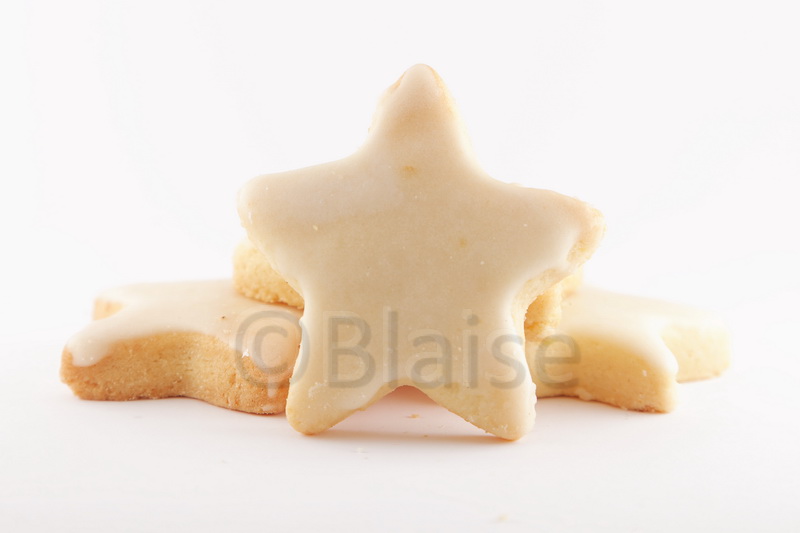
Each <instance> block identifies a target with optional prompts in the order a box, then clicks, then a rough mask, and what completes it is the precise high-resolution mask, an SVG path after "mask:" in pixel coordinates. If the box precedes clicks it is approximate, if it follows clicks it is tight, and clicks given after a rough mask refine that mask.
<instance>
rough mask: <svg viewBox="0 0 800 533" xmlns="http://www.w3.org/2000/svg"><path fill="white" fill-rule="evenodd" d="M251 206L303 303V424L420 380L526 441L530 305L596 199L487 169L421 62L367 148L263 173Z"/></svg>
mask: <svg viewBox="0 0 800 533" xmlns="http://www.w3.org/2000/svg"><path fill="white" fill-rule="evenodd" d="M239 213H240V217H241V219H242V223H243V225H244V227H245V228H246V229H247V232H248V235H249V237H250V239H251V240H252V241H253V243H254V244H255V246H256V247H257V248H258V249H259V250H260V251H261V252H262V253H264V254H265V256H266V257H267V258H268V259H269V261H270V262H271V263H272V266H273V267H274V268H275V270H276V271H277V272H279V273H280V274H281V275H282V276H283V277H284V278H285V279H286V280H287V281H288V282H289V283H290V284H291V285H292V286H293V288H294V289H295V290H297V291H298V292H299V293H300V294H301V295H302V296H303V298H304V300H305V314H304V316H303V320H302V324H303V327H304V335H305V336H304V339H303V350H301V354H300V357H299V358H298V361H297V366H296V369H295V375H294V377H293V378H292V383H291V387H290V390H289V398H288V403H287V417H288V419H289V421H290V423H291V424H292V425H293V426H294V427H295V428H296V429H298V430H300V431H302V432H304V433H316V432H318V431H322V430H324V429H327V428H328V427H330V426H331V425H333V424H335V423H337V422H339V421H340V420H342V419H343V418H345V417H346V416H348V415H349V414H350V413H352V412H353V411H354V410H356V409H360V408H363V407H365V406H367V405H369V404H370V403H371V402H373V401H375V400H377V399H378V398H380V397H381V396H383V395H384V394H386V393H388V392H389V391H391V390H392V389H393V388H395V387H396V386H398V385H413V386H417V387H418V388H420V389H422V390H423V391H424V392H425V393H426V394H428V395H429V396H431V397H432V398H433V399H434V400H436V401H437V402H438V403H440V404H442V405H444V406H445V407H447V408H448V409H450V410H452V411H453V412H456V413H457V414H460V415H461V416H463V417H464V418H465V419H467V420H469V421H471V422H473V423H474V424H475V425H477V426H479V427H481V428H483V429H486V430H487V431H489V432H492V433H494V434H496V435H499V436H503V437H506V438H518V437H520V436H522V435H523V434H524V433H526V432H527V431H528V430H529V428H530V427H531V425H532V423H533V404H534V402H535V395H534V390H533V384H532V383H531V381H530V380H529V379H527V377H528V376H527V370H526V367H525V362H524V343H523V342H522V337H523V331H522V320H523V314H524V308H525V307H526V306H527V304H528V303H529V302H530V301H531V300H532V299H533V298H534V297H535V296H536V295H537V294H538V293H540V292H542V291H543V290H545V289H546V288H547V287H548V286H549V285H551V284H552V283H554V282H555V281H557V280H558V279H560V278H561V277H563V276H565V275H567V274H568V273H569V272H570V271H571V270H573V269H574V268H575V267H576V266H577V264H578V263H580V262H582V261H583V260H585V259H586V258H587V257H588V255H589V254H590V253H591V251H592V250H593V249H594V247H595V246H596V244H597V242H598V240H599V238H600V234H601V233H602V230H601V228H600V227H599V226H600V222H599V220H600V217H599V214H598V213H597V212H595V211H594V210H592V209H591V208H589V207H588V206H586V205H585V204H583V203H581V202H579V201H577V200H574V199H572V198H568V197H564V196H561V195H559V194H556V193H553V192H550V191H543V190H536V189H527V188H523V187H520V186H516V185H510V184H506V183H502V182H498V181H495V180H493V179H491V178H490V177H489V176H488V175H486V174H485V173H484V172H483V171H482V170H481V169H480V167H479V166H478V165H477V163H476V162H475V158H474V156H473V154H472V151H471V149H470V146H469V143H468V141H467V137H466V134H465V133H464V130H463V128H462V126H461V122H460V119H459V118H458V114H457V112H456V110H455V108H454V106H453V103H452V99H451V98H450V95H449V93H448V91H447V89H446V88H445V86H444V84H443V83H442V81H441V79H440V78H439V77H438V75H437V74H436V73H435V72H434V71H433V70H432V69H430V68H429V67H426V66H423V65H418V66H416V67H413V68H411V69H410V70H408V71H407V72H406V73H405V74H404V75H403V77H402V78H401V79H400V80H399V81H398V82H397V83H395V84H394V85H393V86H392V87H390V88H389V89H388V90H387V92H386V94H385V95H384V97H383V99H382V101H381V104H380V106H379V108H378V111H377V112H376V114H375V119H374V121H373V124H372V128H371V130H370V136H369V138H368V139H367V141H366V143H365V144H364V146H363V147H362V148H361V149H359V150H358V151H357V152H356V153H355V154H353V155H351V156H349V157H347V158H345V159H342V160H340V161H336V162H333V163H327V164H324V165H319V166H315V167H311V168H306V169H301V170H297V171H292V172H285V173H281V174H274V175H267V176H261V177H259V178H256V179H254V180H252V181H251V182H249V183H248V184H247V185H246V186H245V187H244V188H243V189H242V191H241V193H240V197H239ZM579 242H580V243H581V245H582V246H581V247H580V249H579V250H578V253H577V254H575V257H572V256H571V255H570V254H571V252H572V251H573V250H574V249H575V247H576V245H577V244H578V243H579ZM532 282H537V283H535V284H534V283H532ZM342 316H350V317H355V320H356V321H363V322H358V324H360V326H354V325H353V324H351V327H344V329H345V330H347V331H346V332H345V335H342V336H340V337H339V338H340V339H342V338H350V339H353V342H352V343H350V344H348V346H351V349H350V352H349V357H339V355H341V354H342V353H343V352H341V351H336V348H337V347H340V346H342V345H343V344H346V343H344V342H334V338H333V337H332V335H333V333H335V332H338V331H339V329H337V328H339V326H341V325H342V321H341V319H340V318H341V317H342ZM470 317H476V318H475V319H472V318H470ZM351 322H352V320H351ZM367 327H368V328H369V335H368V336H367V335H366V334H365V331H366V328H367ZM473 336H474V338H475V339H476V341H475V349H474V350H473V349H471V348H470V346H471V345H470V346H467V345H466V344H465V339H468V338H472V337H473ZM358 341H362V342H363V346H355V347H353V346H352V345H353V343H355V342H358ZM494 342H496V343H497V344H496V345H494V347H492V346H493V343H494ZM345 356H347V353H345ZM335 364H336V365H337V366H336V367H334V365H335ZM359 376H360V377H362V378H363V379H357V378H358V377H359ZM434 380H440V382H439V383H437V384H434V383H433V381H434ZM343 381H346V382H347V383H348V384H347V385H346V386H343V385H342V382H343ZM356 382H357V383H356ZM499 382H503V383H512V384H511V385H508V384H507V385H502V386H501V385H498V383H499Z"/></svg>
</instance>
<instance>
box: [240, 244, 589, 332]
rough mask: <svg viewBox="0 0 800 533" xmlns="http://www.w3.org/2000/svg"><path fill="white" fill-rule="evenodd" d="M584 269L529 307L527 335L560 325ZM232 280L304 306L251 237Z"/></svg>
mask: <svg viewBox="0 0 800 533" xmlns="http://www.w3.org/2000/svg"><path fill="white" fill-rule="evenodd" d="M581 277H582V275H581V272H580V271H578V272H576V273H575V274H572V275H570V276H567V277H566V278H564V279H563V280H561V281H560V282H559V283H556V284H555V285H553V286H552V287H550V288H548V289H547V290H545V291H544V292H543V293H542V294H540V295H539V296H538V297H537V298H536V300H534V301H533V303H531V304H530V305H529V306H528V310H527V312H526V313H525V335H526V337H527V338H528V339H532V338H534V337H536V336H538V335H540V334H542V333H543V332H546V331H549V330H550V329H552V328H554V327H556V326H557V325H558V320H559V318H560V316H561V300H562V298H563V296H564V295H565V294H568V293H570V292H572V291H574V290H575V289H576V288H577V286H578V285H579V284H580V281H581ZM233 283H234V285H235V286H236V290H237V291H239V293H240V294H242V295H244V296H247V297H248V298H253V299H254V300H258V301H260V302H264V303H283V304H287V305H291V306H292V307H297V308H298V309H302V308H303V297H302V296H300V295H299V294H297V291H295V290H294V289H293V288H292V287H291V285H289V283H288V282H287V281H286V280H285V279H283V278H282V277H281V276H280V274H278V273H277V272H275V269H274V268H272V266H271V265H270V264H269V261H267V258H266V257H264V254H262V253H261V252H259V251H258V250H257V249H256V247H255V246H253V243H252V242H250V240H249V239H243V240H242V241H241V242H240V243H239V245H238V246H237V247H236V249H235V251H234V253H233Z"/></svg>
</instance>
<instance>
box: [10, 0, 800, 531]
mask: <svg viewBox="0 0 800 533" xmlns="http://www.w3.org/2000/svg"><path fill="white" fill-rule="evenodd" d="M497 4H498V6H499V7H491V8H489V7H488V6H482V7H478V8H468V7H464V6H463V5H461V4H460V3H453V4H452V5H447V6H445V5H444V4H442V5H440V6H439V5H438V4H437V6H439V7H436V6H431V5H429V3H424V2H404V3H402V4H396V5H392V7H391V8H389V11H386V10H385V9H386V8H383V7H378V3H374V5H373V4H366V3H364V4H363V5H362V4H359V3H357V2H333V3H326V4H322V5H319V6H312V5H303V4H302V3H288V2H286V3H281V4H268V3H259V2H252V3H244V2H231V3H228V2H225V3H223V2H219V3H214V2H163V3H155V2H154V3H152V4H151V3H147V2H136V3H134V2H130V3H115V2H68V3H62V2H53V3H45V2H28V3H23V2H4V3H3V5H2V7H0V56H2V64H3V65H4V73H5V76H4V78H5V80H4V82H3V83H2V84H0V116H2V117H3V118H2V121H1V124H0V145H2V147H3V149H2V157H0V175H2V176H3V178H2V179H3V187H4V190H5V193H4V194H2V195H0V228H2V230H0V231H2V242H3V243H4V244H5V248H6V251H7V253H6V254H4V259H5V261H4V262H3V264H2V267H1V268H2V269H3V270H2V273H3V279H2V281H0V284H2V295H3V302H4V304H5V305H3V306H2V308H1V309H2V310H0V319H1V320H2V321H1V322H0V323H1V324H2V347H1V348H2V350H3V353H4V354H5V357H6V360H7V365H6V369H5V371H4V372H2V373H0V395H1V396H0V399H2V403H0V416H2V421H3V429H2V432H0V529H2V530H3V531H11V530H13V531H39V530H74V531H78V530H79V531H106V530H108V529H109V527H111V526H114V529H118V530H142V529H143V528H149V529H155V530H175V529H178V530H181V529H190V528H191V529H192V530H194V531H201V530H208V531H212V530H219V529H220V528H222V527H226V528H229V527H234V526H252V527H253V528H263V529H268V528H269V529H287V528H288V529H301V528H303V527H307V526H312V525H316V526H325V527H327V528H333V529H341V530H364V529H368V528H369V527H370V526H373V529H374V528H375V527H381V528H385V529H390V530H401V529H409V528H410V527H413V528H415V529H418V530H436V529H437V528H438V529H441V528H442V527H444V526H445V525H447V524H455V525H457V526H459V527H460V528H461V529H464V530H483V529H492V528H495V527H496V528H498V529H508V530H516V529H525V530H529V529H532V528H539V529H542V530H554V529H556V530H559V529H560V530H585V531H675V530H683V531H701V530H702V531H708V530H726V531H736V530H741V531H752V530H754V529H756V528H758V529H769V530H776V531H777V530H785V531H789V530H797V529H798V528H800V513H798V511H797V510H796V507H797V506H796V502H795V496H796V494H798V493H799V492H800V490H798V489H800V487H798V481H797V476H798V475H800V465H798V454H797V449H798V445H800V438H798V425H797V419H798V416H797V410H798V408H800V401H798V399H797V393H796V392H794V391H795V390H796V380H797V376H798V373H799V372H800V363H798V353H797V352H798V350H797V348H796V341H795V338H794V333H793V331H796V328H797V323H798V321H797V319H798V318H800V317H798V313H797V311H796V303H795V302H796V300H797V298H798V296H800V290H799V289H798V281H797V279H798V278H797V272H798V270H799V269H800V259H799V257H798V247H797V244H796V242H797V237H796V232H797V228H798V227H800V224H798V223H799V222H800V217H798V214H797V211H798V210H797V208H796V194H795V186H794V184H795V183H796V182H797V180H798V179H800V155H799V154H800V152H799V151H798V147H799V146H800V97H798V95H799V94H800V74H799V73H798V69H797V64H798V59H799V58H798V51H800V37H798V33H797V31H796V26H797V21H798V18H800V12H798V8H797V7H795V6H794V4H793V3H791V2H752V3H731V2H672V3H668V4H663V5H660V6H654V5H653V4H652V3H646V4H643V3H640V2H585V3H570V4H569V5H565V3H559V4H558V7H554V6H549V7H546V6H541V5H534V6H533V7H532V8H531V9H530V10H528V11H523V10H521V9H520V8H518V7H516V6H514V5H513V4H509V3H502V2H499V3H497ZM417 62H426V63H429V64H431V65H432V66H434V67H435V68H437V70H439V72H440V73H441V74H442V76H443V77H444V79H445V81H446V82H447V83H448V84H449V86H450V87H451V89H452V91H453V93H454V95H455V97H456V99H457V101H458V102H459V104H460V107H461V110H462V112H463V114H464V117H465V121H466V123H467V126H468V127H469V129H470V133H471V136H472V139H473V142H474V144H475V148H476V151H477V153H478V155H479V157H480V159H481V161H482V162H483V164H484V166H485V168H486V169H487V170H488V171H489V172H490V173H491V174H492V175H494V176H495V177H497V178H498V179H504V180H508V181H517V182H520V183H524V184H526V185H530V186H538V187H544V188H552V189H555V190H558V191H560V192H563V193H567V194H573V195H576V196H579V197H581V198H583V199H585V200H587V201H589V202H591V203H592V204H594V205H595V206H597V207H598V208H600V209H601V210H602V211H603V212H604V213H605V215H606V217H607V221H608V235H607V238H606V240H605V242H604V244H603V246H602V247H601V249H600V250H599V251H598V253H597V254H596V256H595V258H594V259H593V260H592V261H591V262H590V264H589V265H588V267H587V277H588V279H589V280H590V281H592V282H593V283H595V284H598V285H602V286H605V287H608V288H612V289H617V290H624V291H627V292H633V293H640V294H647V295H650V296H656V297H662V298H671V299H675V300H679V301H684V302H688V303H694V304H696V305H699V306H703V307H708V308H712V309H716V310H717V311H719V312H720V313H722V314H723V315H724V316H725V317H726V318H727V319H728V321H729V323H730V324H731V329H732V331H733V334H734V342H735V344H734V350H735V353H734V364H733V366H732V368H731V369H730V371H729V372H728V373H727V374H726V375H725V376H724V377H723V378H721V379H717V380H712V381H708V382H702V383H695V384H691V385H686V386H684V387H683V390H682V404H681V406H680V407H679V409H678V410H677V411H675V412H674V413H671V414H669V415H646V414H637V413H629V412H624V411H620V410H616V409H613V408H610V407H606V406H603V405H598V404H587V403H584V402H580V401H577V400H561V399H559V400H545V401H542V402H540V403H539V405H538V407H537V410H538V418H537V425H536V427H535V429H534V431H533V433H531V434H530V435H529V436H528V437H527V438H526V439H524V440H523V441H521V442H518V443H511V444H508V443H500V442H498V441H496V440H495V439H492V438H491V437H487V436H483V435H480V432H479V431H477V430H475V429H473V428H472V427H471V426H469V425H468V424H466V423H464V422H462V421H460V419H458V418H456V417H454V416H452V415H450V414H449V413H446V412H442V410H441V409H439V408H437V407H436V406H434V405H431V404H428V403H426V402H424V401H422V400H420V398H419V396H418V395H415V394H413V393H401V394H400V395H395V396H391V397H389V398H387V399H386V400H384V401H382V402H380V403H379V404H377V405H375V406H373V408H371V409H370V410H368V411H366V412H364V413H360V414H359V415H357V416H355V417H353V418H352V419H349V420H347V421H346V422H344V423H343V424H341V425H340V426H337V428H335V429H334V430H332V431H330V432H329V433H327V434H325V435H322V436H319V437H314V438H306V437H302V436H300V435H298V434H295V433H294V432H293V431H292V430H291V428H290V427H289V426H288V425H287V424H286V422H285V419H284V418H283V417H280V416H278V417H267V418H265V417H255V416H248V415H243V414H239V413H233V412H227V411H225V410H222V409H218V408H214V407H211V406H208V405H205V404H202V403H200V402H196V401H191V400H164V401H152V402H134V403H126V404H120V403H96V402H83V401H80V400H77V399H75V398H74V397H73V396H72V395H71V393H70V391H69V390H68V389H67V388H66V387H65V386H64V385H62V384H60V383H59V381H58V364H59V356H60V350H61V346H62V344H63V342H64V341H65V340H66V338H67V337H68V336H69V335H70V334H71V333H72V332H73V331H75V330H77V329H78V328H80V327H81V326H82V325H83V324H84V323H85V322H86V321H87V320H88V312H89V308H90V303H91V300H92V298H93V296H94V294H95V293H96V292H98V291H99V290H100V289H102V288H104V287H108V286H113V285H117V284H124V283H133V282H140V281H158V280H180V279H199V278H213V277H220V276H225V275H227V274H228V273H229V271H230V265H229V263H230V253H231V250H232V247H233V245H234V244H235V242H236V241H237V239H238V238H239V236H240V235H241V230H240V229H239V226H238V221H237V218H236V213H235V209H234V196H235V193H236V190H237V189H238V187H239V186H240V185H241V184H242V183H244V182H245V181H246V180H247V179H249V178H250V177H252V176H254V175H257V174H260V173H265V172H272V171H278V170H284V169H290V168H295V167H300V166H306V165H310V164H313V163H318V162H322V161H326V160H331V159H335V158H338V157H341V156H343V155H346V154H348V153H349V152H350V151H351V150H352V149H354V148H355V147H356V146H358V144H359V143H360V142H361V140H362V139H363V137H364V133H365V131H366V128H367V126H368V124H369V120H370V115H371V112H372V108H373V106H374V104H375V102H376V100H377V97H378V95H379V94H380V92H381V91H382V90H383V89H384V88H385V87H386V86H388V85H389V84H390V83H392V82H393V81H394V80H395V79H396V78H397V77H398V76H399V75H400V74H401V73H402V72H403V70H405V69H406V68H407V67H408V66H410V65H412V64H414V63H417ZM411 414H419V415H420V417H419V418H407V416H408V415H411ZM423 435H428V437H424V436H423Z"/></svg>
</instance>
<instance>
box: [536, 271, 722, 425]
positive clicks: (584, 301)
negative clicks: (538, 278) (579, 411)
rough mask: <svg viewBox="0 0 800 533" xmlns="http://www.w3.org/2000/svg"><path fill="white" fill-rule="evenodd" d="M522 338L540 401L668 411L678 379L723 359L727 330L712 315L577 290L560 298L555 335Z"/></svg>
mask: <svg viewBox="0 0 800 533" xmlns="http://www.w3.org/2000/svg"><path fill="white" fill-rule="evenodd" d="M529 341H530V342H529V343H528V346H527V357H528V364H529V366H530V368H531V374H532V376H533V380H534V382H535V383H536V393H537V395H538V396H539V397H540V398H541V397H548V396H577V397H579V398H581V399H583V400H597V401H600V402H604V403H608V404H611V405H616V406H618V407H622V408H624V409H631V410H636V411H658V412H668V411H671V410H672V409H673V408H674V406H675V401H676V395H677V382H678V381H690V380H697V379H705V378H709V377H712V376H716V375H718V374H720V373H721V372H722V371H723V370H725V369H726V368H727V367H728V364H729V360H730V347H729V339H728V332H727V329H726V328H725V326H724V325H723V324H722V322H721V321H720V320H719V319H718V318H717V317H716V316H714V315H713V314H710V313H706V312H703V311H699V310H697V309H693V308H691V307H687V306H684V305H679V304H673V303H668V302H663V301H658V300H652V299H648V298H641V297H636V296H628V295H623V294H616V293H612V292H608V291H603V290H600V289H595V288H590V287H585V286H584V287H580V288H579V289H578V290H577V291H576V292H574V293H573V294H571V295H570V296H568V297H567V298H565V299H564V301H563V307H562V318H561V322H560V324H559V326H558V328H557V333H555V334H554V335H551V336H549V337H546V338H545V339H544V340H542V339H541V338H535V339H533V338H532V336H530V335H529Z"/></svg>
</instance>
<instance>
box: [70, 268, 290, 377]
mask: <svg viewBox="0 0 800 533" xmlns="http://www.w3.org/2000/svg"><path fill="white" fill-rule="evenodd" d="M98 300H99V301H102V302H104V303H110V304H117V305H119V306H121V308H120V309H119V310H118V311H117V312H115V313H114V314H112V315H111V316H108V317H106V318H101V319H99V320H95V321H93V322H91V323H90V324H89V325H87V326H86V327H85V328H84V329H83V330H82V331H80V332H79V333H77V334H76V335H74V336H73V337H72V338H71V339H70V340H69V341H68V342H67V349H68V350H69V351H70V352H71V353H72V359H73V364H75V365H78V366H89V365H92V364H95V363H97V362H98V361H99V360H100V359H102V358H103V357H104V356H105V355H106V354H107V353H108V350H109V348H110V347H111V346H112V345H113V344H114V343H115V342H117V341H120V340H125V339H136V338H141V337H148V336H150V335H155V334H160V333H169V332H192V333H201V334H205V335H211V336H213V337H216V338H218V339H220V340H222V341H223V342H225V343H226V344H228V345H229V346H230V347H231V348H234V349H236V350H237V351H238V352H240V353H242V355H244V356H246V357H251V358H253V361H254V362H256V363H258V362H260V361H262V360H265V359H266V358H269V359H270V360H276V359H277V360H281V359H287V360H293V359H294V357H295V355H296V353H297V347H298V344H299V335H300V333H299V329H298V325H297V322H298V320H299V317H300V312H299V311H297V310H296V309H293V308H290V307H286V306H283V305H268V304H263V303H260V302H257V301H254V300H251V299H249V298H245V297H244V296H241V295H239V294H238V293H237V292H236V291H235V289H234V288H233V283H232V282H231V281H230V280H213V281H189V282H179V283H143V284H138V285H128V286H124V287H118V288H114V289H109V290H107V291H105V292H103V293H102V294H101V295H100V296H99V297H98ZM256 339H257V341H258V342H257V343H256V342H254V340H256Z"/></svg>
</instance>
